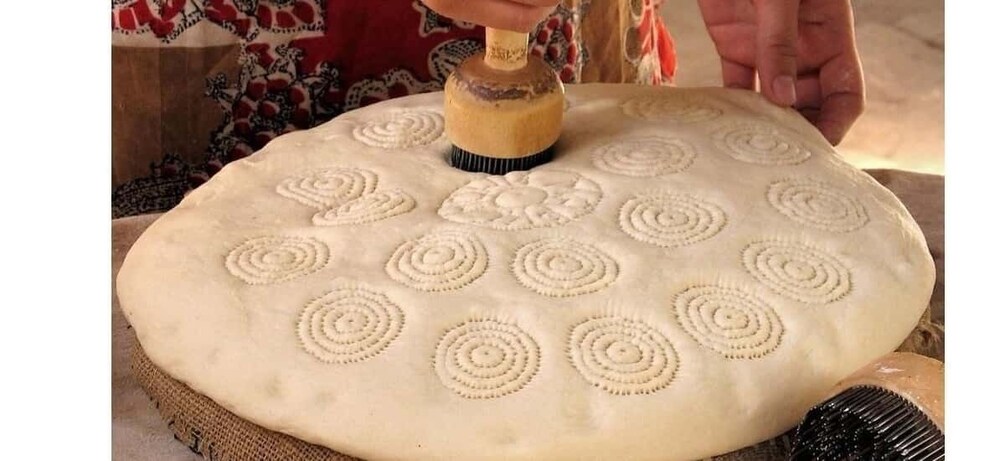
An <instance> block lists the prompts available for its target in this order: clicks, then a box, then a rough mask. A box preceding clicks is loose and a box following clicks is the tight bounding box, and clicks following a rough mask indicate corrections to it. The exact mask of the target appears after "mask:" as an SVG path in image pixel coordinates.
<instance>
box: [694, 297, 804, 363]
mask: <svg viewBox="0 0 1005 461" xmlns="http://www.w3.org/2000/svg"><path fill="white" fill-rule="evenodd" d="M674 308H675V310H676V314H677V320H678V321H679V322H680V324H681V326H682V327H683V328H684V330H685V331H687V333H688V334H689V335H691V337H693V338H694V339H695V341H697V342H698V344H701V345H702V346H704V347H707V348H709V349H712V350H714V351H716V352H718V353H720V354H722V355H723V356H725V357H726V358H730V359H754V358H758V357H762V356H764V355H767V354H768V353H770V352H771V351H773V350H775V349H776V348H777V347H778V345H779V344H781V342H782V334H783V332H784V329H783V327H782V322H781V320H779V318H778V315H777V314H776V313H775V311H774V310H773V309H772V308H771V307H770V306H768V305H767V304H765V303H764V302H762V301H761V300H759V299H758V298H757V297H756V296H754V295H752V294H750V293H747V292H746V291H742V290H739V289H733V288H726V287H721V286H714V285H706V286H696V287H692V288H688V289H686V290H684V291H683V292H681V293H679V294H678V295H677V296H676V298H675V300H674Z"/></svg>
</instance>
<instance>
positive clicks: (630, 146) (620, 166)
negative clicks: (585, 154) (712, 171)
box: [593, 136, 695, 177]
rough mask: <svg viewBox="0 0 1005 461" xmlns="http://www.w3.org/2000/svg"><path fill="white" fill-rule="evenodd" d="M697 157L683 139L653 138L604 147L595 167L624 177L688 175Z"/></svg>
mask: <svg viewBox="0 0 1005 461" xmlns="http://www.w3.org/2000/svg"><path fill="white" fill-rule="evenodd" d="M694 157H695V150H694V147H692V146H691V144H689V143H687V142H685V141H683V140H681V139H674V138H661V137H655V136H651V137H646V138H639V139H636V140H632V141H623V142H616V143H611V144H608V145H606V146H603V147H601V148H599V149H597V150H596V151H594V153H593V164H594V165H595V166H596V167H597V168H600V169H601V170H604V171H609V172H611V173H616V174H620V175H625V176H635V177H653V176H661V175H665V174H671V173H679V172H681V171H684V170H686V169H687V168H688V167H689V166H691V163H692V162H693V161H694Z"/></svg>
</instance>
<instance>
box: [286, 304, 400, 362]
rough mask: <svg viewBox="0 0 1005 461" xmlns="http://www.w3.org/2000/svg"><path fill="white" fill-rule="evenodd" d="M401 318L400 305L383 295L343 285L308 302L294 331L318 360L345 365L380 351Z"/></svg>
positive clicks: (394, 333)
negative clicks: (343, 286)
mask: <svg viewBox="0 0 1005 461" xmlns="http://www.w3.org/2000/svg"><path fill="white" fill-rule="evenodd" d="M404 321H405V318H404V314H402V312H401V308H399V307H398V306H397V305H395V304H394V303H392V302H391V301H390V300H389V299H387V297H386V296H384V295H383V294H380V293H377V292H375V291H371V290H368V289H365V288H359V287H346V288H339V289H336V290H333V291H331V292H329V293H328V294H326V295H324V296H322V297H320V298H318V299H316V300H314V301H312V302H311V303H309V304H307V306H306V307H305V308H304V310H303V313H301V315H300V323H299V325H298V328H297V333H298V335H299V336H300V343H301V344H302V345H303V348H304V350H306V351H307V352H308V353H309V354H311V355H313V356H315V357H317V358H318V360H321V361H322V362H325V363H339V364H346V363H353V362H360V361H363V360H366V359H369V358H371V357H374V356H376V355H377V354H380V353H381V352H382V351H383V350H384V349H385V348H387V346H388V345H389V344H391V342H392V341H394V339H395V338H396V337H397V336H398V334H399V333H401V328H402V326H403V325H404Z"/></svg>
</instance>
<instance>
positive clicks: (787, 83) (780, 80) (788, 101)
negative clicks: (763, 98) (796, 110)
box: [771, 75, 796, 106]
mask: <svg viewBox="0 0 1005 461" xmlns="http://www.w3.org/2000/svg"><path fill="white" fill-rule="evenodd" d="M771 89H772V91H774V93H775V97H776V98H778V102H779V103H780V104H785V105H786V106H791V105H793V104H795V103H796V82H795V80H793V79H792V77H789V76H788V75H779V76H778V77H775V81H774V82H773V83H772V84H771Z"/></svg>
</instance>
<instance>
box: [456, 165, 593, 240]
mask: <svg viewBox="0 0 1005 461" xmlns="http://www.w3.org/2000/svg"><path fill="white" fill-rule="evenodd" d="M600 198H601V192H600V186H598V185H597V183H595V182H593V181H591V180H589V179H586V178H584V177H582V176H580V175H579V174H577V173H571V172H564V171H548V170H543V171H542V170H537V171H514V172H512V173H508V174H506V175H505V176H487V177H484V178H480V179H476V180H474V181H472V182H470V183H468V184H467V185H465V186H464V187H461V188H460V189H457V190H456V191H454V193H453V194H450V197H447V199H446V200H445V201H444V202H443V205H441V206H440V210H439V214H440V216H442V217H443V218H444V219H447V220H449V221H453V222H458V223H462V224H473V225H477V226H484V227H489V228H493V229H499V230H523V229H533V228H540V227H553V226H559V225H562V224H566V223H568V222H570V221H573V220H575V219H577V218H579V217H581V216H584V215H586V214H588V213H591V212H592V211H593V209H594V208H595V207H596V206H597V203H599V202H600Z"/></svg>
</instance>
